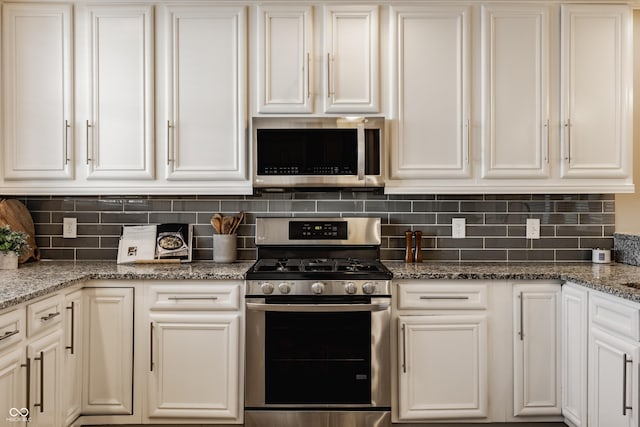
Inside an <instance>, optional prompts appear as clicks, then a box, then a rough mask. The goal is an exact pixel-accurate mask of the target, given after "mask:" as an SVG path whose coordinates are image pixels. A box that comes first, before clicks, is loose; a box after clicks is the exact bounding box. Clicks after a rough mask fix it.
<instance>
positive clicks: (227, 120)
mask: <svg viewBox="0 0 640 427" xmlns="http://www.w3.org/2000/svg"><path fill="white" fill-rule="evenodd" d="M165 12H166V20H167V22H166V34H165V37H166V40H165V49H166V52H165V55H166V57H167V69H166V73H167V94H166V95H167V99H166V117H167V122H166V124H165V125H166V128H165V130H166V136H167V141H166V144H167V146H166V148H167V157H166V159H165V160H166V163H167V171H168V173H167V179H169V180H194V181H198V180H216V181H217V180H231V181H239V180H242V181H245V180H247V179H248V177H247V150H246V141H245V140H246V136H245V134H246V112H245V110H246V44H247V40H246V11H245V8H244V7H231V6H229V7H226V6H167V7H166V9H165Z"/></svg>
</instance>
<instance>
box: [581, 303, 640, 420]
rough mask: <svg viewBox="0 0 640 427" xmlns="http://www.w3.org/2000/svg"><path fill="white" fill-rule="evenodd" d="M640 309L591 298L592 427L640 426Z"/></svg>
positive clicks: (589, 358)
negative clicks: (639, 382)
mask: <svg viewBox="0 0 640 427" xmlns="http://www.w3.org/2000/svg"><path fill="white" fill-rule="evenodd" d="M639 368H640V305H638V304H636V303H632V302H630V301H625V300H622V299H620V298H616V297H614V296H610V295H605V294H601V293H599V292H595V291H592V292H590V295H589V353H588V380H587V383H588V399H589V426H590V427H605V426H606V427H623V426H624V427H628V426H637V425H638V421H639V420H640V417H639V416H638V412H639V410H640V408H639V406H638V405H639V404H640V403H639V401H638V395H639V392H640V389H639V384H638V374H639V372H640V370H639Z"/></svg>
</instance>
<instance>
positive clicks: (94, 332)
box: [82, 288, 133, 415]
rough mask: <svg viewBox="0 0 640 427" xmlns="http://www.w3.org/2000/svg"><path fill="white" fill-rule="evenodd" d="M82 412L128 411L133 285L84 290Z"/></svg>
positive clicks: (130, 402)
mask: <svg viewBox="0 0 640 427" xmlns="http://www.w3.org/2000/svg"><path fill="white" fill-rule="evenodd" d="M83 292H84V301H83V303H84V304H83V311H84V316H83V317H84V343H83V352H84V357H83V369H82V373H83V375H82V380H83V383H82V412H83V413H84V414H101V415H104V414H131V413H132V410H133V409H132V405H133V395H132V393H133V289H132V288H88V289H85V290H84V291H83Z"/></svg>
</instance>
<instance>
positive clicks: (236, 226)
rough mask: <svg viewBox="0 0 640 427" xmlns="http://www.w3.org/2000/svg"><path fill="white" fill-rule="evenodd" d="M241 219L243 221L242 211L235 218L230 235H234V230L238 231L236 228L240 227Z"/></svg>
mask: <svg viewBox="0 0 640 427" xmlns="http://www.w3.org/2000/svg"><path fill="white" fill-rule="evenodd" d="M243 219H244V211H240V214H239V215H238V217H237V218H235V222H234V224H233V227H232V229H231V233H230V234H235V233H236V230H238V227H239V226H240V224H242V220H243Z"/></svg>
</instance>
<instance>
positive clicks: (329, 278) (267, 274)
mask: <svg viewBox="0 0 640 427" xmlns="http://www.w3.org/2000/svg"><path fill="white" fill-rule="evenodd" d="M380 242H381V238H380V219H379V218H258V219H257V221H256V245H257V252H258V260H257V261H256V263H255V264H254V265H253V266H252V267H251V268H250V269H249V271H248V272H247V276H246V279H247V280H246V313H247V323H246V329H247V332H246V340H247V342H246V354H247V356H246V387H245V390H246V392H245V426H247V427H258V426H260V427H275V426H277V427H299V426H305V427H315V426H323V427H329V426H331V427H339V426H340V427H342V426H350V427H383V426H390V425H391V416H390V406H391V376H390V366H391V363H390V317H391V273H390V272H389V270H388V269H387V268H386V267H385V266H384V265H383V264H382V263H380V261H379V254H380Z"/></svg>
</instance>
